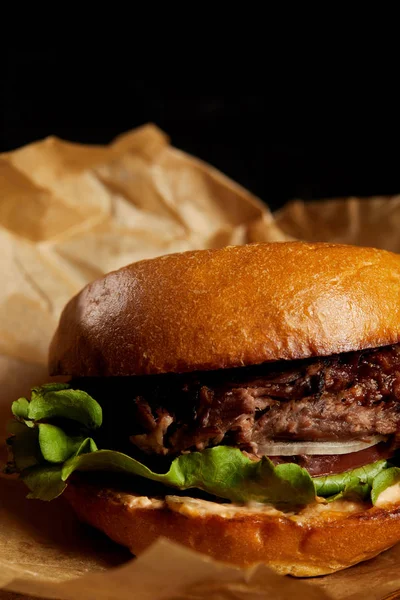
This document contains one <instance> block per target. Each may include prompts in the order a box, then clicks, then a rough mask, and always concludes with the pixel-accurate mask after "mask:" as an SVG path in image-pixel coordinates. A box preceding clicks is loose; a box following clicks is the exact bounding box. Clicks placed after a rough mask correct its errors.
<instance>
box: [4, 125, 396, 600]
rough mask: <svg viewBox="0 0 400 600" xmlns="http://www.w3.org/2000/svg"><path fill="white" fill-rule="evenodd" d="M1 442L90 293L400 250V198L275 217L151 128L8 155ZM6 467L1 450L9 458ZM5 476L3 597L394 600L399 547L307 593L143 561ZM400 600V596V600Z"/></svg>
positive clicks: (169, 557)
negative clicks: (337, 249) (340, 250)
mask: <svg viewBox="0 0 400 600" xmlns="http://www.w3.org/2000/svg"><path fill="white" fill-rule="evenodd" d="M0 192H1V196H0V197H1V200H0V249H1V253H0V264H1V277H2V281H1V285H0V382H1V385H2V388H1V389H2V391H1V398H0V424H1V440H2V441H3V442H4V439H5V435H6V432H5V423H6V421H7V419H8V418H9V416H10V409H9V407H10V403H11V402H12V400H13V399H15V398H17V397H18V396H19V395H23V394H27V393H28V392H29V388H30V387H31V386H32V385H34V384H40V383H43V382H44V381H46V380H48V379H49V378H48V376H47V373H46V360H47V348H48V344H49V341H50V338H51V335H52V333H53V331H54V329H55V327H56V323H57V320H58V317H59V314H60V311H61V309H62V307H63V306H64V304H65V303H66V302H67V300H68V299H69V298H70V297H71V296H72V295H73V294H75V293H76V292H78V291H79V290H80V289H81V288H82V286H83V285H85V284H86V283H87V282H89V281H91V280H93V279H94V278H96V277H98V276H99V275H101V274H102V273H105V272H107V271H110V270H113V269H116V268H119V267H121V266H123V265H124V264H127V263H129V262H133V261H136V260H140V259H142V258H150V257H154V256H158V255H161V254H166V253H170V252H175V251H182V250H188V249H197V248H212V247H221V246H224V245H228V244H244V243H248V242H254V241H283V240H285V239H292V238H295V239H306V240H323V241H340V242H349V243H356V244H366V245H368V244H369V245H376V246H378V247H387V248H389V249H393V250H397V249H398V248H399V247H400V242H399V241H398V239H397V236H396V231H397V229H398V227H397V224H399V225H400V197H394V198H391V199H389V200H388V199H383V198H373V199H369V200H368V201H367V200H365V201H362V202H361V201H360V200H358V199H347V200H332V201H327V202H325V203H324V204H318V203H311V204H308V205H306V204H304V203H302V202H301V201H295V202H292V203H290V204H289V205H288V206H286V207H285V208H284V209H282V210H281V211H279V213H278V214H277V215H275V216H273V215H272V214H271V212H270V211H269V209H268V208H267V206H266V205H265V204H264V203H262V202H261V201H260V200H259V199H258V198H256V197H255V196H253V195H252V194H250V193H249V192H248V191H246V190H245V189H243V188H242V187H240V186H239V185H237V184H236V183H234V182H233V181H231V180H230V179H228V178H227V177H225V176H224V175H223V174H221V173H220V172H219V171H217V170H216V169H213V168H212V167H210V166H209V165H207V164H205V163H203V162H202V161H200V160H198V159H195V158H193V157H191V156H189V155H187V154H185V153H183V152H181V151H179V150H177V149H176V148H174V147H172V146H171V145H170V144H169V140H168V138H167V136H166V135H165V134H164V133H163V132H162V131H160V130H159V129H157V128H156V127H155V126H153V125H147V126H144V127H141V128H139V129H137V130H134V131H132V132H128V133H127V134H124V135H122V136H120V137H119V138H117V139H116V140H115V141H114V142H113V143H112V144H110V145H109V146H95V147H94V146H83V145H78V144H71V143H67V142H64V141H62V140H59V139H57V138H47V139H45V140H43V141H41V142H37V143H34V144H31V145H29V146H26V147H24V148H21V149H19V150H16V151H14V152H10V153H7V154H2V155H0ZM2 452H3V460H5V455H4V443H3V445H2ZM25 496H26V489H25V487H24V486H23V485H22V484H21V483H20V482H19V481H18V480H17V479H15V478H12V477H5V476H0V586H1V587H2V588H3V591H1V590H0V599H1V598H9V599H11V598H14V597H17V596H14V593H12V592H20V593H21V594H25V596H23V597H25V598H28V597H29V595H32V596H35V597H42V598H60V599H64V598H65V599H72V598H73V599H75V598H80V599H82V600H85V599H92V598H93V599H96V600H101V599H103V598H104V599H105V598H107V599H108V598H120V599H121V600H122V599H123V598H132V597H134V598H135V599H137V600H140V599H147V598H149V599H150V598H151V599H152V600H157V599H158V598H160V599H161V598H168V599H169V600H172V599H174V600H180V599H182V598H188V599H192V598H193V599H196V600H197V599H198V600H200V599H203V598H204V599H205V598H207V599H209V600H213V599H215V600H217V599H218V600H219V599H225V598H226V599H228V598H229V599H238V600H250V599H254V600H255V599H258V598H270V597H271V598H272V597H273V598H277V599H280V598H282V599H286V598H291V599H292V598H293V596H295V597H299V598H302V597H304V598H310V599H313V598H319V599H322V600H323V599H324V598H335V599H339V598H343V599H344V598H346V599H350V598H354V599H355V598H367V597H368V598H371V599H381V598H383V597H385V595H388V594H390V593H392V592H393V591H394V590H396V589H398V588H400V571H399V573H398V570H399V569H398V565H399V562H400V547H396V548H394V549H392V550H389V551H388V552H386V553H384V554H382V555H381V556H379V557H378V558H376V559H374V560H372V561H368V562H367V563H364V564H362V565H358V566H356V567H353V568H351V569H348V570H346V571H343V572H340V573H336V574H334V575H330V576H327V577H322V578H316V579H313V580H307V581H305V580H304V581H303V580H301V581H300V580H296V579H292V578H290V577H285V578H284V577H280V576H278V575H276V574H274V573H272V572H271V571H270V570H269V569H268V568H267V567H265V566H259V567H257V568H253V569H247V570H245V569H238V568H235V567H233V566H228V565H224V564H222V563H218V562H216V561H212V560H210V559H209V558H207V557H204V556H200V555H197V554H195V553H193V552H191V551H189V550H187V549H183V548H181V547H179V546H175V545H172V544H171V543H169V542H168V541H166V540H159V541H158V542H157V544H155V545H154V546H153V547H151V548H150V549H149V550H148V551H147V552H146V553H145V554H143V555H142V556H141V557H139V558H132V557H131V555H130V554H129V553H128V552H127V551H126V550H125V549H124V548H121V547H119V546H116V545H115V544H113V543H112V542H111V541H109V540H108V539H107V538H105V536H103V535H102V534H101V533H100V532H97V531H93V530H92V529H90V528H88V527H86V526H84V525H82V524H80V523H78V522H77V520H76V519H75V517H74V515H73V514H72V513H71V511H70V509H69V507H68V506H67V505H66V504H65V503H64V500H63V498H59V499H57V500H56V501H54V502H51V503H49V504H47V503H42V502H37V501H29V500H26V498H25ZM399 597H400V596H399Z"/></svg>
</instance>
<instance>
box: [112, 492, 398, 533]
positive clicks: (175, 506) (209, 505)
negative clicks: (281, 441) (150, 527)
mask: <svg viewBox="0 0 400 600" xmlns="http://www.w3.org/2000/svg"><path fill="white" fill-rule="evenodd" d="M392 488H396V492H392V495H388V497H389V498H391V499H390V500H387V499H385V498H386V496H384V494H386V493H387V492H388V491H389V490H391V489H392ZM395 493H396V494H397V496H395ZM111 496H112V497H113V498H115V499H116V500H118V501H119V502H122V503H123V504H125V506H127V507H128V508H132V509H147V510H154V509H162V508H168V509H169V510H172V511H174V512H177V513H180V514H182V515H185V516H187V517H207V516H210V515H218V516H219V517H222V518H223V519H235V518H240V517H244V516H248V515H254V516H256V515H259V516H268V517H274V518H283V519H285V518H286V519H290V520H292V521H295V522H297V523H299V524H302V523H306V522H307V521H308V520H310V519H316V518H321V519H324V520H329V519H330V518H334V519H338V518H341V517H342V518H346V517H347V516H348V515H349V514H352V513H356V512H361V511H364V510H368V509H369V508H371V505H370V504H369V503H364V502H351V501H349V500H335V501H333V502H326V501H325V500H324V499H323V498H319V497H317V498H316V501H315V502H313V503H312V504H309V505H308V506H306V507H305V508H302V509H301V510H299V511H298V512H293V511H291V512H284V511H281V510H278V509H276V508H275V507H274V506H272V505H271V504H261V503H259V502H249V503H248V504H245V505H243V504H235V503H231V504H227V503H225V504H219V503H218V502H210V501H209V500H200V499H199V498H191V497H190V496H165V498H149V497H147V496H139V495H134V494H124V493H119V492H111ZM381 496H382V497H383V500H384V501H385V502H386V503H394V502H398V501H400V485H399V484H396V485H395V486H392V487H391V488H388V489H387V490H385V492H383V493H382V494H381ZM392 498H394V499H392ZM379 499H380V498H379Z"/></svg>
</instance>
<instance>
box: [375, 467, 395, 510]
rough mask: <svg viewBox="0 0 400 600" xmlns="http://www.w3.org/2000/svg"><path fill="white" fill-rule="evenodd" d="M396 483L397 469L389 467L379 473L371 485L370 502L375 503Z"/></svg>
mask: <svg viewBox="0 0 400 600" xmlns="http://www.w3.org/2000/svg"><path fill="white" fill-rule="evenodd" d="M396 483H400V469H399V468H398V467H391V468H390V469H386V470H385V471H382V472H381V473H379V475H378V476H377V477H375V479H374V481H373V484H372V490H371V500H372V502H373V504H375V503H376V501H377V500H378V497H379V496H380V494H381V493H382V492H384V491H385V490H386V489H387V488H388V487H391V486H392V485H395V484H396Z"/></svg>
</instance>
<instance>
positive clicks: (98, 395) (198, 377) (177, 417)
mask: <svg viewBox="0 0 400 600" xmlns="http://www.w3.org/2000/svg"><path fill="white" fill-rule="evenodd" d="M72 385H73V386H74V387H76V388H80V389H85V390H87V391H88V392H89V393H90V394H91V395H92V396H93V397H94V398H95V399H96V400H98V401H99V402H100V403H101V404H102V406H103V410H104V413H105V414H104V424H105V428H106V429H108V431H107V432H106V435H107V443H108V444H113V446H114V447H115V446H119V447H120V448H121V449H124V450H127V443H128V440H129V441H130V444H132V445H133V446H134V447H135V448H136V449H138V450H140V451H141V452H144V453H146V454H148V455H158V456H170V457H173V456H176V455H179V454H181V453H182V452H187V451H192V450H202V449H204V448H207V447H211V446H216V445H218V444H229V445H233V446H237V447H239V448H240V449H242V450H244V451H246V452H249V453H250V454H251V455H253V456H255V457H257V456H260V455H262V454H263V452H262V449H261V447H262V445H263V444H264V443H265V442H267V441H268V440H278V439H280V440H311V441H317V440H319V441H321V440H349V439H355V438H356V439H363V438H367V437H368V436H371V435H376V434H382V435H391V434H396V433H397V432H398V431H399V430H400V402H399V401H400V344H397V345H393V346H387V347H382V348H375V349H369V350H363V351H359V352H349V353H344V354H339V355H335V356H329V357H326V358H320V357H318V358H313V359H308V360H302V361H290V362H279V363H278V362H274V363H269V364H268V363H266V364H262V365H257V366H252V367H242V368H236V369H225V370H219V371H211V372H197V373H191V374H189V375H187V374H184V375H175V374H174V375H169V374H168V375H157V376H147V377H125V378H124V377H121V378H118V377H110V378H99V379H96V378H83V379H80V380H74V381H73V382H72ZM107 424H110V427H109V428H108V427H107ZM122 438H124V439H123V443H122ZM385 453H386V454H387V451H386V449H385ZM290 458H293V457H290ZM318 458H320V457H318ZM275 460H277V459H275ZM283 460H287V458H286V457H285V458H284V459H283ZM297 460H298V461H299V459H297ZM315 461H316V458H313V457H308V461H307V460H305V459H304V461H303V462H305V463H307V464H305V465H304V466H307V468H310V469H311V470H312V464H313V463H314V464H315ZM328 462H332V461H328ZM336 462H337V461H336ZM320 463H321V461H320ZM325 463H326V461H325ZM364 464H365V463H364ZM324 468H325V471H327V472H329V465H328V467H327V466H326V465H325V467H324Z"/></svg>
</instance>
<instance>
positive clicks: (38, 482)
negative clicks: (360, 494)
mask: <svg viewBox="0 0 400 600" xmlns="http://www.w3.org/2000/svg"><path fill="white" fill-rule="evenodd" d="M74 471H106V472H119V473H124V474H128V475H133V476H139V477H145V478H146V479H151V480H152V481H157V482H159V483H163V484H164V485H166V486H169V487H175V488H177V489H179V490H187V489H190V488H197V489H200V490H204V491H205V492H208V493H209V494H213V495H215V496H218V497H220V498H225V499H226V500H231V501H232V502H248V501H254V502H261V503H268V504H269V503H270V504H274V505H275V506H281V507H295V506H302V505H305V504H308V503H310V502H312V501H313V500H314V498H315V491H314V486H313V483H312V479H311V477H310V475H309V474H308V473H307V471H306V470H305V469H302V468H301V467H299V466H298V465H292V464H291V465H279V466H277V467H275V466H274V465H273V463H272V462H271V461H270V460H269V459H268V458H263V459H262V460H261V461H252V460H250V459H249V458H246V456H244V454H243V453H242V452H241V451H240V450H239V449H238V448H230V447H229V446H217V447H215V448H209V449H207V450H204V451H203V452H192V453H190V454H184V455H182V456H179V457H178V458H176V459H175V460H174V461H173V462H172V464H171V467H170V469H169V471H168V472H167V473H154V472H153V471H151V470H150V469H149V468H147V467H146V466H145V465H143V464H142V463H140V462H139V461H137V460H135V459H133V458H131V457H130V456H127V455H126V454H122V453H121V452H115V451H113V450H98V451H97V452H88V453H83V454H80V455H76V456H73V457H71V458H69V459H68V460H67V461H66V462H65V463H64V464H63V466H62V467H61V469H60V470H59V475H58V478H57V477H56V476H55V471H54V468H53V467H50V470H49V475H47V473H46V471H45V470H44V469H43V467H41V466H40V467H37V468H36V469H31V470H30V471H29V480H26V478H24V480H25V482H26V483H27V485H28V487H29V488H30V489H31V491H32V493H33V494H34V496H31V497H40V498H41V499H43V500H49V499H53V498H55V497H56V496H57V495H59V494H60V493H61V492H62V491H63V489H64V488H63V487H62V485H61V484H60V482H61V481H62V482H66V481H67V480H68V478H69V477H70V476H71V475H72V473H73V472H74ZM35 477H37V479H35Z"/></svg>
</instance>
